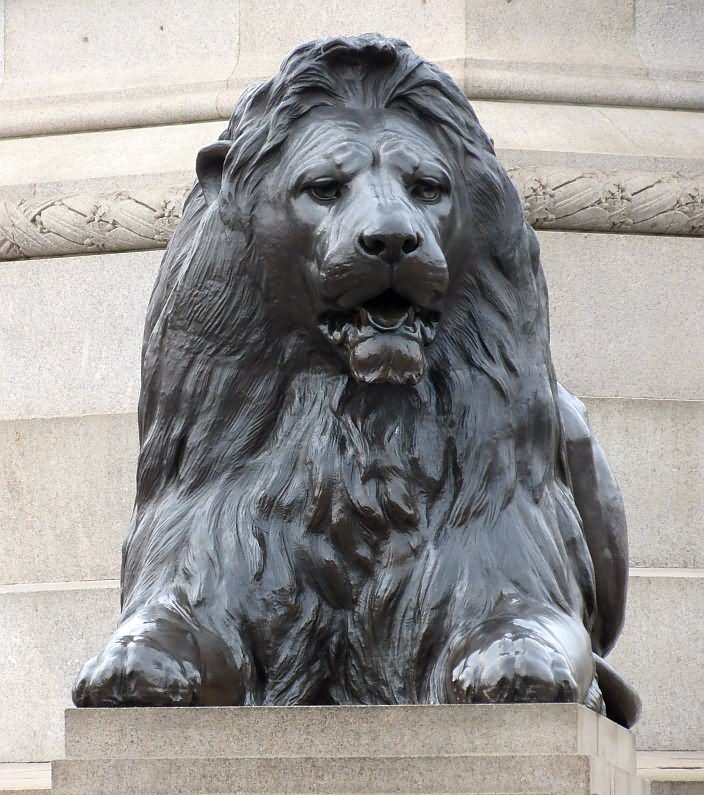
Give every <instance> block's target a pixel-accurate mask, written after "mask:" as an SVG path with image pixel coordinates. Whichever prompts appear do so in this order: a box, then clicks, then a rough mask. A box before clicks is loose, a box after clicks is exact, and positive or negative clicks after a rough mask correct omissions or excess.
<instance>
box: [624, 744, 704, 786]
mask: <svg viewBox="0 0 704 795" xmlns="http://www.w3.org/2000/svg"><path fill="white" fill-rule="evenodd" d="M638 775H639V776H640V777H641V778H643V779H645V780H646V781H649V782H650V795H704V753H702V751H699V752H691V751H673V752H663V751H641V752H640V753H639V754H638Z"/></svg>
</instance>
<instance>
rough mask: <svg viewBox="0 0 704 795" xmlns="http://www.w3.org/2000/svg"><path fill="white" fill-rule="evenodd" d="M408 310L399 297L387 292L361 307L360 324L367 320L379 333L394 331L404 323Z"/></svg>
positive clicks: (407, 306)
mask: <svg viewBox="0 0 704 795" xmlns="http://www.w3.org/2000/svg"><path fill="white" fill-rule="evenodd" d="M410 309H411V308H410V306H409V305H408V304H407V303H406V302H405V301H403V300H402V299H401V298H400V297H399V296H397V295H395V294H394V293H391V292H387V293H384V295H381V296H379V297H378V298H375V299H373V300H372V301H368V302H367V303H366V304H365V305H364V306H363V307H362V322H363V323H364V322H365V321H367V320H368V321H369V322H370V323H371V325H372V326H374V328H376V329H378V330H379V331H394V330H395V329H398V328H401V326H402V325H403V324H404V323H405V321H406V319H407V318H408V314H409V312H410Z"/></svg>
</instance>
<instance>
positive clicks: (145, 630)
mask: <svg viewBox="0 0 704 795" xmlns="http://www.w3.org/2000/svg"><path fill="white" fill-rule="evenodd" d="M252 669H253V666H252V665H251V662H250V660H249V659H248V656H247V655H246V654H244V653H243V651H242V647H241V645H240V643H239V639H238V638H237V637H236V632H233V634H232V635H231V636H228V643H227V644H226V643H225V642H224V641H223V640H221V639H220V638H219V637H218V636H217V635H216V634H215V633H213V632H212V631H210V630H209V629H206V628H205V627H204V626H203V625H202V623H201V622H199V620H198V616H197V614H196V613H195V612H194V611H193V610H192V609H191V608H190V606H189V605H188V604H187V603H186V601H185V599H184V598H183V597H182V596H175V595H174V594H170V595H169V596H168V598H160V599H158V600H155V601H153V602H150V603H149V604H147V605H145V606H143V607H141V608H138V609H136V610H135V611H133V612H131V613H130V614H129V616H128V617H123V621H122V622H121V623H120V625H119V626H118V628H117V630H116V631H115V633H114V634H113V636H112V638H111V639H110V640H109V641H108V643H107V645H106V647H105V649H104V650H103V651H102V652H101V653H100V654H99V655H97V656H96V657H94V658H93V659H92V660H89V661H88V662H87V663H86V664H85V665H84V666H83V670H82V671H81V673H80V674H79V677H78V679H77V681H76V684H75V685H74V689H73V701H74V703H75V704H76V706H79V707H101V706H172V705H173V706H188V705H195V704H198V705H227V704H243V703H245V702H246V701H248V700H249V699H250V698H251V695H250V694H251V691H252V689H253V670H252Z"/></svg>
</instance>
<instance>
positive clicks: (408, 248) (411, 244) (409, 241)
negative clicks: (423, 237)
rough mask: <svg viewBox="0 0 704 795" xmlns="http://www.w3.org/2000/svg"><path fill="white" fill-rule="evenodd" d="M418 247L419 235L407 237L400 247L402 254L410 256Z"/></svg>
mask: <svg viewBox="0 0 704 795" xmlns="http://www.w3.org/2000/svg"><path fill="white" fill-rule="evenodd" d="M418 246H420V235H409V236H408V237H407V238H406V239H405V240H404V241H403V244H402V245H401V251H403V253H404V254H412V253H413V252H414V251H415V250H416V249H417V248H418Z"/></svg>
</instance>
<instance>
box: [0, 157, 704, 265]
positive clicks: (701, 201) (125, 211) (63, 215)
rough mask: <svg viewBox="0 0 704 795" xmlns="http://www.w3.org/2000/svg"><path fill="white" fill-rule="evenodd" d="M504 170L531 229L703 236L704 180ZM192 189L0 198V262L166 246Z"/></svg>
mask: <svg viewBox="0 0 704 795" xmlns="http://www.w3.org/2000/svg"><path fill="white" fill-rule="evenodd" d="M508 171H509V174H510V175H511V178H512V179H513V181H514V183H515V184H516V187H517V188H518V191H519V193H520V194H521V196H522V198H523V206H524V209H525V212H526V217H527V218H528V221H529V222H530V223H531V224H532V225H533V226H534V227H535V228H536V229H563V230H577V231H589V232H639V233H648V234H660V235H689V236H704V174H700V175H698V176H687V175H685V174H681V173H671V174H657V173H645V172H621V173H606V172H602V171H581V170H570V169H569V168H564V169H550V168H547V167H527V166H515V167H513V168H509V170H508ZM189 190H190V185H188V186H184V185H168V184H165V185H164V186H163V187H161V188H154V189H151V190H145V191H135V192H125V191H118V192H115V193H95V194H90V193H78V194H76V193H74V194H67V195H59V196H52V197H47V198H35V197H32V198H31V199H25V200H21V201H19V202H18V201H11V200H7V199H5V200H3V199H2V197H1V195H0V260H13V259H25V258H34V257H52V256H62V255H66V254H90V253H96V252H101V251H110V252H115V251H136V250H143V249H151V248H163V247H164V246H165V245H166V243H167V242H168V240H169V238H170V237H171V234H172V233H173V230H174V228H175V226H176V224H177V223H178V220H179V218H180V217H181V209H182V206H183V201H184V199H185V197H186V195H187V194H188V191H189Z"/></svg>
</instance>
